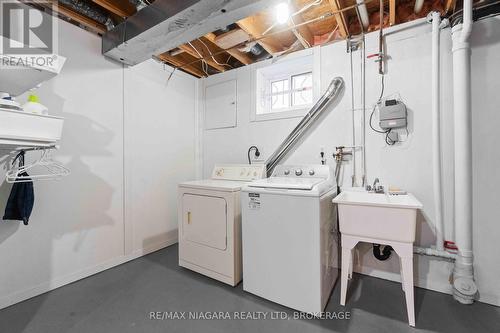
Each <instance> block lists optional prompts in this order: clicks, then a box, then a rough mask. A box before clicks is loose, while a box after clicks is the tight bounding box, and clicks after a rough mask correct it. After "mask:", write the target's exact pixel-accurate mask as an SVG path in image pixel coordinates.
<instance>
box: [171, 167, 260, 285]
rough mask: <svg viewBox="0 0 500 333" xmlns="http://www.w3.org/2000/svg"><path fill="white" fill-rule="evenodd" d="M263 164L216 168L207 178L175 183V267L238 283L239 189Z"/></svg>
mask: <svg viewBox="0 0 500 333" xmlns="http://www.w3.org/2000/svg"><path fill="white" fill-rule="evenodd" d="M264 175H265V165H258V164H255V165H217V166H215V168H214V170H213V172H212V177H211V179H205V180H198V181H190V182H185V183H181V184H179V188H178V221H179V265H180V266H183V267H185V268H188V269H191V270H193V271H195V272H198V273H201V274H204V275H206V276H209V277H211V278H214V279H216V280H219V281H222V282H224V283H227V284H229V285H232V286H235V285H237V284H238V283H239V282H240V281H241V210H240V190H241V188H242V187H243V186H244V185H246V184H248V183H249V182H251V181H252V180H255V179H259V178H263V177H264Z"/></svg>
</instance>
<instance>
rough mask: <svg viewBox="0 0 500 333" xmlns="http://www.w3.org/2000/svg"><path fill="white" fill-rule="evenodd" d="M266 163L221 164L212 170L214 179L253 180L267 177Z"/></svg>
mask: <svg viewBox="0 0 500 333" xmlns="http://www.w3.org/2000/svg"><path fill="white" fill-rule="evenodd" d="M265 176H266V165H265V164H219V165H216V166H215V167H214V170H213V171H212V179H219V180H240V181H252V180H255V179H261V178H265Z"/></svg>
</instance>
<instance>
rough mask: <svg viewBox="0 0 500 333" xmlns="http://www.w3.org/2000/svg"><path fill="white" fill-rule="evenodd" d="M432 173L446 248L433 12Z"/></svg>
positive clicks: (439, 239) (437, 19) (435, 15)
mask: <svg viewBox="0 0 500 333" xmlns="http://www.w3.org/2000/svg"><path fill="white" fill-rule="evenodd" d="M431 17H432V143H433V145H434V147H433V149H432V153H433V154H432V155H433V158H432V171H433V172H432V173H433V175H434V181H433V190H434V209H435V227H436V249H437V250H438V251H443V250H444V222H443V204H442V186H441V184H442V181H441V135H440V132H441V130H440V127H441V121H440V117H441V111H440V94H441V91H440V82H439V80H440V59H439V37H440V36H439V35H440V30H441V29H440V24H441V15H440V13H439V12H432V14H431Z"/></svg>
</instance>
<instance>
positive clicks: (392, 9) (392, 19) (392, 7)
mask: <svg viewBox="0 0 500 333" xmlns="http://www.w3.org/2000/svg"><path fill="white" fill-rule="evenodd" d="M394 24H396V0H389V25H391V26H393V25H394Z"/></svg>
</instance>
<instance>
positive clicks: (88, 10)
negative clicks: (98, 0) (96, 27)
mask: <svg viewBox="0 0 500 333" xmlns="http://www.w3.org/2000/svg"><path fill="white" fill-rule="evenodd" d="M59 2H60V3H61V4H63V5H65V6H66V7H68V8H71V9H73V10H74V11H75V12H78V13H79V14H82V15H84V16H87V17H89V18H91V19H93V20H94V21H96V22H99V23H100V24H102V25H105V26H106V27H107V28H108V29H112V28H114V26H115V25H114V23H113V21H112V20H111V18H110V17H109V16H107V15H106V14H105V12H104V11H102V10H100V9H99V8H97V7H96V6H93V5H90V4H88V3H86V2H84V1H81V0H59Z"/></svg>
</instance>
